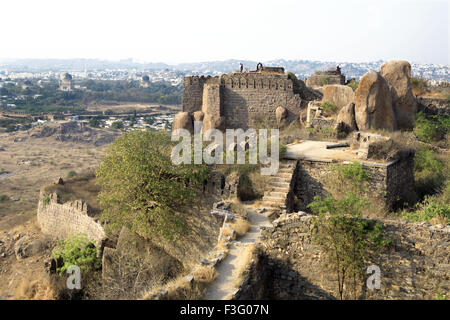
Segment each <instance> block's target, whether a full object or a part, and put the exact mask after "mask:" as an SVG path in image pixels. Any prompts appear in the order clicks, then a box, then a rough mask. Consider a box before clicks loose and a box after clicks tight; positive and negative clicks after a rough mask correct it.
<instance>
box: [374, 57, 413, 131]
mask: <svg viewBox="0 0 450 320" xmlns="http://www.w3.org/2000/svg"><path fill="white" fill-rule="evenodd" d="M380 74H381V75H382V76H383V78H385V79H386V81H387V83H388V84H389V85H390V86H392V88H393V90H392V93H393V95H392V104H393V107H394V112H395V116H396V119H397V126H398V128H400V129H412V128H413V127H414V118H415V115H416V112H417V101H416V98H415V97H414V95H413V93H412V91H411V83H410V79H411V65H410V64H409V62H408V61H403V60H393V61H388V62H386V63H385V64H384V65H383V66H382V67H381V70H380Z"/></svg>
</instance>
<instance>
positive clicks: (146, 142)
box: [96, 131, 209, 240]
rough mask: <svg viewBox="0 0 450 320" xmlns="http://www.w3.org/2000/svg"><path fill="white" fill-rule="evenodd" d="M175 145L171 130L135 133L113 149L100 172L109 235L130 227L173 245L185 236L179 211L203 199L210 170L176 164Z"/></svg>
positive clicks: (127, 134)
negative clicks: (173, 147)
mask: <svg viewBox="0 0 450 320" xmlns="http://www.w3.org/2000/svg"><path fill="white" fill-rule="evenodd" d="M173 145H175V143H172V142H171V137H170V134H169V133H167V132H165V131H157V132H151V131H131V132H127V133H125V134H124V135H123V136H121V137H119V138H117V139H116V140H115V141H114V142H113V143H112V144H111V145H110V146H109V148H108V149H107V151H106V155H105V157H104V158H103V162H102V163H101V164H100V167H99V168H98V170H97V171H96V176H97V180H96V181H97V182H98V184H99V185H100V186H101V192H100V194H99V202H100V205H101V206H102V208H103V212H102V219H104V220H108V221H109V223H108V230H109V231H118V230H120V229H121V228H122V226H127V227H128V228H129V229H131V230H132V231H134V232H136V233H138V234H140V235H141V236H143V237H147V238H150V237H152V236H154V235H159V236H163V237H164V238H165V239H168V240H175V239H176V238H178V236H180V235H181V234H182V233H183V232H184V224H185V218H184V217H183V215H182V214H178V212H179V211H180V209H182V208H183V206H185V205H188V204H191V203H192V201H193V200H194V199H195V198H196V196H198V191H199V190H200V187H201V186H202V184H203V181H204V180H205V179H206V177H207V174H208V170H209V169H208V167H207V166H205V165H174V164H173V163H172V160H171V152H172V146H173Z"/></svg>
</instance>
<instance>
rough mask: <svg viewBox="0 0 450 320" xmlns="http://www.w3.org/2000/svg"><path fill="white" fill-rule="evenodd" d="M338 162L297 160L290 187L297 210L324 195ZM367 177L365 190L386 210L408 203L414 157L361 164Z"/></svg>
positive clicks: (412, 183)
mask: <svg viewBox="0 0 450 320" xmlns="http://www.w3.org/2000/svg"><path fill="white" fill-rule="evenodd" d="M346 163H348V162H347V161H344V162H339V161H334V160H331V159H329V160H327V159H301V160H299V161H298V164H297V170H298V173H297V181H296V184H295V186H294V194H295V195H296V197H297V199H298V202H297V209H298V210H303V211H304V210H306V209H307V205H308V204H309V203H311V202H312V201H313V199H314V196H321V197H324V196H326V195H327V191H326V178H327V175H328V174H329V173H330V172H331V169H332V168H333V167H334V166H336V165H339V164H346ZM361 163H362V165H363V167H364V169H365V170H366V171H367V172H368V174H369V178H370V181H369V186H368V187H369V190H370V194H371V196H372V197H373V198H377V199H379V200H380V201H381V202H382V203H383V205H384V206H385V208H386V209H391V208H392V207H393V206H394V205H395V203H396V202H397V201H401V200H409V198H410V196H411V195H412V194H414V191H413V186H414V172H413V170H414V155H413V154H407V153H405V154H404V155H402V157H401V158H399V159H397V160H394V161H391V162H388V163H381V164H380V163H375V162H368V161H364V162H361Z"/></svg>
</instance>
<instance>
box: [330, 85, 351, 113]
mask: <svg viewBox="0 0 450 320" xmlns="http://www.w3.org/2000/svg"><path fill="white" fill-rule="evenodd" d="M322 102H329V103H332V104H334V105H335V106H336V107H338V108H339V109H340V108H342V107H344V106H346V105H348V104H349V103H350V102H355V93H354V92H353V89H352V88H350V87H349V86H343V85H340V84H333V85H328V86H324V87H323V97H322Z"/></svg>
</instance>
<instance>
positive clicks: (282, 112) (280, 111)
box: [275, 107, 288, 127]
mask: <svg viewBox="0 0 450 320" xmlns="http://www.w3.org/2000/svg"><path fill="white" fill-rule="evenodd" d="M275 116H276V118H277V125H278V127H280V126H281V125H282V124H283V122H284V120H286V119H287V116H288V112H287V110H286V108H284V107H278V108H277V109H276V110H275Z"/></svg>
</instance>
